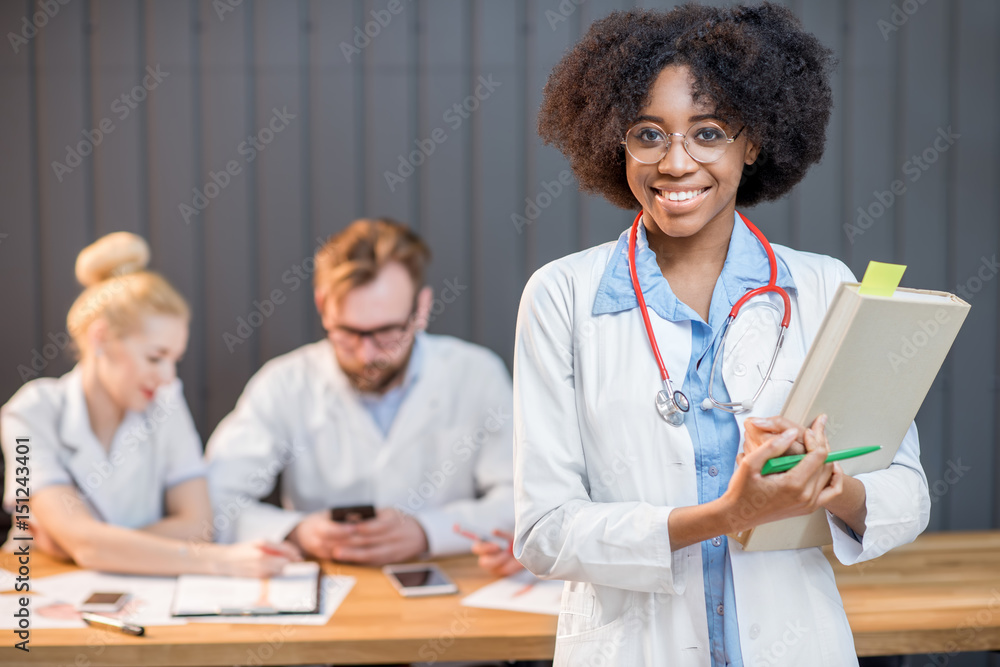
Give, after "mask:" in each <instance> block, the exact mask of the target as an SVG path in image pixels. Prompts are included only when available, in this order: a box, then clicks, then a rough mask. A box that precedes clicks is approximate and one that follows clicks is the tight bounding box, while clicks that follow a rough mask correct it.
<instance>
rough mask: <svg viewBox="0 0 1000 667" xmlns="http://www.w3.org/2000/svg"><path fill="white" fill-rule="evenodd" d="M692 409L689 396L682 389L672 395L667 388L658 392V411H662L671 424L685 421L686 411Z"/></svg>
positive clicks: (675, 424)
mask: <svg viewBox="0 0 1000 667" xmlns="http://www.w3.org/2000/svg"><path fill="white" fill-rule="evenodd" d="M690 409H691V404H690V403H688V399H687V396H685V395H684V394H683V393H682V392H680V391H675V392H674V393H673V395H671V394H670V393H669V392H668V391H667V390H666V389H661V390H660V391H658V392H656V411H657V412H659V413H660V416H661V417H663V418H664V419H665V420H666V421H667V423H668V424H670V425H671V426H680V425H681V424H683V423H684V413H685V412H687V411H688V410H690Z"/></svg>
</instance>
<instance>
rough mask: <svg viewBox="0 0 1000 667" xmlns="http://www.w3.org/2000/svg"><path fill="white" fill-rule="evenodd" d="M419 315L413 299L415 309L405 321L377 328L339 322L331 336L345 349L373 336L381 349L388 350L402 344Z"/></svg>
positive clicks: (376, 345) (373, 341) (354, 346)
mask: <svg viewBox="0 0 1000 667" xmlns="http://www.w3.org/2000/svg"><path fill="white" fill-rule="evenodd" d="M416 315H417V301H416V299H414V301H413V310H412V311H410V314H409V315H408V316H407V318H406V321H405V322H400V323H398V324H387V325H385V326H383V327H379V328H377V329H368V330H364V329H355V328H354V327H348V326H344V325H342V324H338V325H336V326H335V327H333V329H332V330H331V331H330V338H331V339H332V340H333V342H334V344H335V345H337V346H339V347H341V348H343V349H345V350H355V349H357V348H358V347H359V346H360V345H361V341H362V340H363V339H365V338H371V340H372V343H373V344H374V345H375V347H377V348H378V349H380V350H388V349H390V348H393V347H396V346H398V345H400V344H401V343H402V342H403V341H404V340H406V338H407V336H408V335H409V334H410V329H411V327H412V326H413V322H414V320H415V319H416Z"/></svg>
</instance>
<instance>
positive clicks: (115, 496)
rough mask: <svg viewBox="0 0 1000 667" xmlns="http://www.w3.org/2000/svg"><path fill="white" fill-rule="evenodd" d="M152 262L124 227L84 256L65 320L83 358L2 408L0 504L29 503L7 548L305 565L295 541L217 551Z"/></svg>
mask: <svg viewBox="0 0 1000 667" xmlns="http://www.w3.org/2000/svg"><path fill="white" fill-rule="evenodd" d="M148 261H149V248H148V246H147V245H146V242H145V241H144V240H143V239H142V238H140V237H138V236H135V235H134V234H129V233H126V232H117V233H114V234H109V235H107V236H105V237H103V238H101V239H99V240H98V241H96V242H95V243H93V244H92V245H90V246H88V247H87V248H85V249H84V250H83V251H82V252H81V253H80V255H79V257H78V258H77V263H76V276H77V279H78V280H79V281H80V283H81V284H82V285H83V286H84V287H85V290H84V291H83V293H82V294H80V296H79V297H78V298H77V299H76V301H75V302H74V303H73V306H72V307H71V308H70V311H69V315H68V317H67V320H66V323H67V330H68V331H69V334H70V336H71V337H72V339H73V341H74V343H75V346H76V348H77V352H78V355H79V356H78V363H77V364H76V366H75V367H74V368H73V370H71V371H70V372H69V373H67V374H66V375H64V376H62V377H61V378H58V379H57V378H39V379H37V380H33V381H32V382H29V383H27V384H26V385H24V386H23V387H21V389H20V390H19V391H18V392H17V393H16V394H15V395H14V396H13V397H12V398H11V399H10V401H8V402H7V404H6V405H4V406H3V407H2V408H0V441H2V445H3V453H4V459H5V461H6V484H5V486H4V499H3V504H4V508H5V509H6V510H7V511H13V510H14V509H15V506H16V505H20V506H21V507H20V508H18V509H17V512H16V513H17V514H22V513H23V511H22V510H23V508H24V505H25V504H26V505H27V510H28V514H29V516H30V519H29V521H28V522H27V523H28V526H27V529H25V527H24V526H22V527H20V528H19V527H18V522H16V521H15V525H14V527H13V528H12V529H11V534H10V538H11V539H9V540H8V542H7V548H12V547H16V546H19V545H21V544H25V542H22V541H18V540H17V539H16V538H18V537H21V538H23V537H27V536H28V534H29V533H30V535H31V537H32V538H33V540H34V544H33V548H36V549H41V550H42V551H46V552H48V553H49V554H51V555H53V556H56V557H59V558H63V559H72V560H73V561H75V562H76V563H77V564H78V565H80V566H82V567H85V568H91V569H97V570H104V571H109V572H122V573H134V574H162V575H172V574H180V573H191V572H193V573H214V574H226V575H243V576H266V575H270V574H275V573H277V572H279V571H280V570H281V569H282V568H283V567H284V565H285V564H286V563H287V562H289V561H290V560H297V559H298V558H299V554H298V552H297V550H296V549H295V548H294V547H292V546H290V545H288V544H265V543H253V544H250V543H245V544H236V545H226V546H223V545H216V544H212V538H213V534H212V512H211V508H210V503H209V497H208V488H207V484H206V481H205V467H204V464H203V462H202V450H201V442H200V439H199V437H198V433H197V432H196V431H195V428H194V424H193V422H192V420H191V415H190V413H189V412H188V408H187V405H186V403H185V402H184V397H183V394H182V391H181V382H180V380H178V379H177V375H176V365H177V362H178V360H179V359H180V357H181V356H182V355H183V354H184V350H185V347H186V345H187V339H188V321H189V317H190V315H189V311H188V306H187V304H186V303H185V301H184V299H183V298H182V297H181V296H180V295H179V294H178V293H177V292H176V291H175V290H174V289H173V287H171V286H170V284H169V283H168V282H167V281H166V280H164V279H163V277H161V276H160V275H158V274H156V273H153V272H151V271H147V270H145V266H146V264H147V263H148ZM25 452H27V453H25ZM18 478H21V482H24V484H21V483H19V482H18V481H17V479H18ZM25 478H26V479H25ZM24 487H27V488H28V489H29V490H30V500H29V501H28V502H27V503H24V501H23V498H22V495H23V494H24V492H23V491H22V492H21V494H22V495H18V491H17V489H18V488H24Z"/></svg>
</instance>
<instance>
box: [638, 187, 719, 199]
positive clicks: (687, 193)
mask: <svg viewBox="0 0 1000 667" xmlns="http://www.w3.org/2000/svg"><path fill="white" fill-rule="evenodd" d="M652 190H653V192H655V193H656V194H657V195H658V196H660V197H663V198H664V199H666V200H668V201H687V200H688V199H694V198H695V197H697V196H698V195H700V194H702V193H704V192H706V191H707V190H708V188H700V189H698V190H684V191H674V190H670V191H667V190H658V189H657V188H652Z"/></svg>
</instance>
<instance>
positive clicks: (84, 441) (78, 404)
mask: <svg viewBox="0 0 1000 667" xmlns="http://www.w3.org/2000/svg"><path fill="white" fill-rule="evenodd" d="M62 381H63V382H65V383H66V390H65V393H64V396H65V397H66V403H65V406H66V409H65V411H64V412H63V415H62V422H61V423H60V426H59V438H60V441H61V444H62V445H63V446H64V447H67V448H69V449H73V450H76V449H79V447H80V446H81V445H84V446H88V447H89V446H94V447H97V448H98V449H100V450H101V451H104V446H103V445H102V444H101V443H100V442H99V441H98V440H97V436H96V435H94V429H93V427H92V426H91V424H90V412H89V411H88V410H87V397H86V395H85V394H84V393H83V369H81V368H80V365H79V364H77V365H76V366H74V367H73V369H72V370H71V371H70V372H69V373H66V375H64V376H63V377H62ZM160 391H163V389H161V390H160ZM157 394H158V395H157V397H159V392H157ZM155 400H156V399H154V401H155ZM181 400H184V399H183V398H181ZM152 405H153V404H152V403H150V406H152ZM143 414H145V413H142V412H133V411H132V410H126V411H125V414H124V415H123V416H122V421H121V423H120V424H119V425H118V428H117V429H115V434H114V436H112V441H111V449H109V450H108V454H109V455H110V454H111V452H112V451H113V448H114V447H115V446H116V445H115V441H117V439H118V436H119V434H120V433H123V432H130V431H129V429H132V426H133V422H136V421H137V420H141V419H142V417H143Z"/></svg>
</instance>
